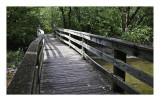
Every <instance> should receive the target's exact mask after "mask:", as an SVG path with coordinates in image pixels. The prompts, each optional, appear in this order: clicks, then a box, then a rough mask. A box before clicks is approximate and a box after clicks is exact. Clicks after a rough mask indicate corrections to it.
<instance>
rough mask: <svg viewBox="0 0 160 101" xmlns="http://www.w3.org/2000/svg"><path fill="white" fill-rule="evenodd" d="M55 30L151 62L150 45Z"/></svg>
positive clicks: (151, 51) (151, 52)
mask: <svg viewBox="0 0 160 101" xmlns="http://www.w3.org/2000/svg"><path fill="white" fill-rule="evenodd" d="M56 29H57V30H58V31H61V32H65V33H70V34H72V35H75V36H79V37H83V38H85V39H87V40H90V41H93V42H95V43H98V44H101V45H104V46H107V47H109V48H113V49H116V50H119V51H122V52H124V53H127V54H130V55H134V56H137V57H141V58H144V59H146V60H149V61H153V46H150V45H143V44H139V43H134V42H129V41H125V40H121V39H117V38H111V37H105V36H100V35H95V34H90V33H86V32H80V31H75V30H71V29H64V28H59V27H56Z"/></svg>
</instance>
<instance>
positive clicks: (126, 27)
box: [125, 7, 130, 33]
mask: <svg viewBox="0 0 160 101" xmlns="http://www.w3.org/2000/svg"><path fill="white" fill-rule="evenodd" d="M129 13H130V7H127V8H126V25H125V33H126V32H127V31H128V25H129Z"/></svg>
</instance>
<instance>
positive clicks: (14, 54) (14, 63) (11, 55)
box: [7, 48, 24, 68]
mask: <svg viewBox="0 0 160 101" xmlns="http://www.w3.org/2000/svg"><path fill="white" fill-rule="evenodd" d="M23 56H24V51H23V49H21V48H19V49H18V50H17V51H8V52H7V68H17V67H18V66H19V65H20V62H21V59H22V58H23Z"/></svg>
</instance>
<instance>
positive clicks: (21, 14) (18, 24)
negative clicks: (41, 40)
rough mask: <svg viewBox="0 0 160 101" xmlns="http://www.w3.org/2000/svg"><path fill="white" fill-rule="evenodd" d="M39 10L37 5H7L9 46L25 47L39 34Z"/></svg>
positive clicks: (14, 47)
mask: <svg viewBox="0 0 160 101" xmlns="http://www.w3.org/2000/svg"><path fill="white" fill-rule="evenodd" d="M38 15H39V10H38V8H36V7H7V48H8V49H12V50H13V49H15V50H16V49H18V47H22V48H25V47H27V46H28V45H29V44H30V42H31V41H32V40H33V39H34V37H36V35H37V28H38V25H39V16H38Z"/></svg>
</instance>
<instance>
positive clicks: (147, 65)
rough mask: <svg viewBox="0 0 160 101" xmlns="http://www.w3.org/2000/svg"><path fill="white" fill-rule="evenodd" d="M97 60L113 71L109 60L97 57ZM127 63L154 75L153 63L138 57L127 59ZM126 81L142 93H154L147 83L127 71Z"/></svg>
mask: <svg viewBox="0 0 160 101" xmlns="http://www.w3.org/2000/svg"><path fill="white" fill-rule="evenodd" d="M95 61H96V62H98V63H99V64H101V65H102V66H103V67H104V68H106V69H107V70H110V71H112V72H113V65H112V64H111V63H109V62H106V61H105V60H103V59H95ZM127 64H129V65H131V66H133V67H135V68H137V69H139V70H142V71H144V72H146V73H148V74H150V75H152V76H153V63H151V62H149V61H146V60H142V59H138V58H129V59H127ZM125 80H126V82H127V84H129V85H130V86H132V87H133V88H135V89H136V90H138V91H139V92H140V93H142V94H153V88H152V87H150V86H148V85H147V84H145V83H143V82H142V81H140V80H138V79H136V78H134V77H133V76H131V75H129V74H128V73H126V79H125Z"/></svg>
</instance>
